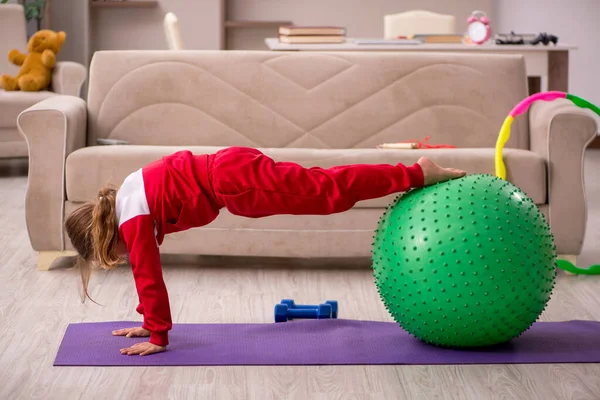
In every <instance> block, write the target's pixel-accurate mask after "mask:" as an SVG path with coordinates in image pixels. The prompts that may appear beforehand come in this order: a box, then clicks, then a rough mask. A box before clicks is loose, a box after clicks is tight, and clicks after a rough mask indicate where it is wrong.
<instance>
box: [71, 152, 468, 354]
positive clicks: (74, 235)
mask: <svg viewBox="0 0 600 400" xmlns="http://www.w3.org/2000/svg"><path fill="white" fill-rule="evenodd" d="M464 175H465V172H464V171H461V170H457V169H452V168H448V169H445V168H441V167H439V166H438V165H436V164H435V163H433V162H432V161H430V160H429V159H427V158H421V159H419V161H418V162H417V163H415V164H414V165H412V166H405V165H402V164H396V165H389V164H355V165H343V166H337V167H332V168H328V169H324V168H319V167H313V168H304V167H302V166H300V165H298V164H295V163H291V162H275V161H274V160H273V159H271V158H270V157H268V156H266V155H265V154H263V153H261V152H260V151H258V150H256V149H252V148H246V147H230V148H225V149H222V150H219V151H217V152H216V153H214V154H204V155H194V154H192V153H191V152H190V151H187V150H186V151H179V152H177V153H174V154H171V155H169V156H166V157H163V158H162V159H160V160H157V161H154V162H152V163H150V164H148V165H146V166H145V167H143V168H141V169H139V170H137V171H135V172H133V173H132V174H131V175H129V176H128V177H127V178H126V179H125V180H124V182H123V184H122V185H121V186H120V188H119V189H118V190H115V189H112V188H102V189H101V190H100V192H99V193H98V198H97V199H95V200H94V201H92V202H88V203H86V204H84V205H83V206H81V207H80V208H78V209H77V210H75V211H74V212H73V213H72V214H71V215H70V216H69V217H68V218H67V220H66V222H65V227H66V231H67V234H68V236H69V238H70V239H71V243H72V244H73V246H74V247H75V249H76V250H77V252H78V253H79V255H80V263H79V265H80V268H81V277H82V281H83V291H84V299H85V296H88V292H87V287H88V281H89V277H90V271H91V270H90V268H91V264H92V263H95V264H97V265H99V266H101V267H102V268H105V269H111V268H114V267H116V266H118V265H120V264H124V263H125V259H126V257H128V259H129V263H130V264H131V268H132V272H133V277H134V280H135V286H136V289H137V293H138V297H139V305H138V306H137V308H136V311H137V312H138V313H140V314H142V315H143V319H144V322H143V324H142V326H141V327H136V328H127V329H121V330H117V331H114V332H113V335H120V336H127V337H134V336H145V337H149V341H148V342H143V343H138V344H135V345H133V346H131V347H128V348H124V349H121V354H128V355H133V354H140V355H147V354H152V353H157V352H161V351H164V350H166V346H167V345H168V343H169V339H168V332H169V330H171V328H172V321H171V312H170V305H169V298H168V294H167V290H166V286H165V283H164V280H163V275H162V268H161V263H160V253H159V246H160V245H161V244H162V242H163V239H164V237H165V235H167V234H169V233H173V232H180V231H184V230H187V229H190V228H194V227H200V226H204V225H207V224H209V223H210V222H211V221H213V220H214V219H215V218H216V217H217V215H218V214H219V211H220V210H221V209H223V208H225V209H227V210H228V211H229V212H230V213H232V214H235V215H239V216H244V217H249V218H260V217H266V216H271V215H278V214H291V215H328V214H333V213H341V212H343V211H346V210H349V209H350V208H352V207H353V206H354V204H355V203H356V202H358V201H361V200H368V199H374V198H379V197H383V196H386V195H389V194H392V193H399V192H405V191H407V190H409V189H411V188H418V187H422V186H426V185H431V184H434V183H437V182H442V181H446V180H449V179H455V178H460V177H462V176H464Z"/></svg>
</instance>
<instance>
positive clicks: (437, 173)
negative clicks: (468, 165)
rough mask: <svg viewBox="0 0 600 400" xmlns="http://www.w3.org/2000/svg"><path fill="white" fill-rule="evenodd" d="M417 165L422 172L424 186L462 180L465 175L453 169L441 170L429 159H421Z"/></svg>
mask: <svg viewBox="0 0 600 400" xmlns="http://www.w3.org/2000/svg"><path fill="white" fill-rule="evenodd" d="M417 164H419V165H420V166H421V169H422V170H423V177H424V180H425V186H429V185H433V184H435V183H438V182H445V181H448V180H450V179H457V178H462V177H463V176H465V175H466V174H467V173H466V172H465V171H462V170H460V169H455V168H442V167H440V166H439V165H437V164H436V163H434V162H433V161H431V160H430V159H428V158H426V157H421V158H420V159H419V161H417Z"/></svg>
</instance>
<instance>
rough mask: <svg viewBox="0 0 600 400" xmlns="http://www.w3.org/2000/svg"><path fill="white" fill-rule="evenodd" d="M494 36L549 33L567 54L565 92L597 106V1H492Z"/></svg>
mask: <svg viewBox="0 0 600 400" xmlns="http://www.w3.org/2000/svg"><path fill="white" fill-rule="evenodd" d="M493 15H494V20H493V21H492V22H493V28H494V31H495V32H496V33H508V32H510V31H511V30H512V31H515V33H535V34H537V33H539V32H547V33H552V34H554V35H556V36H558V37H559V43H567V44H572V45H576V46H578V49H577V50H574V51H572V52H571V53H570V62H569V92H571V93H573V94H574V95H577V96H580V97H583V98H585V99H587V100H589V101H591V102H592V103H595V104H598V105H600V1H599V0H573V1H571V2H567V1H565V0H494V12H493Z"/></svg>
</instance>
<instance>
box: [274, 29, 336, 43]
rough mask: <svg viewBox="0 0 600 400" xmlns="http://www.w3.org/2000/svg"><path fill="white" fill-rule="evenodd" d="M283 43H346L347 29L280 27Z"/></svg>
mask: <svg viewBox="0 0 600 400" xmlns="http://www.w3.org/2000/svg"><path fill="white" fill-rule="evenodd" d="M279 41H280V42H281V43H344V42H345V41H346V29H345V28H342V27H338V26H297V25H290V26H280V27H279Z"/></svg>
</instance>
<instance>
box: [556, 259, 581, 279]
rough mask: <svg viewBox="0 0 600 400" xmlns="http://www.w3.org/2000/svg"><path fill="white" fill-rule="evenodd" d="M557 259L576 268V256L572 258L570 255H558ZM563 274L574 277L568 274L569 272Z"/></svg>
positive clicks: (570, 273)
mask: <svg viewBox="0 0 600 400" xmlns="http://www.w3.org/2000/svg"><path fill="white" fill-rule="evenodd" d="M558 259H559V260H565V261H568V262H570V263H571V264H573V265H575V266H577V256H574V255H571V254H559V255H558ZM564 273H565V274H567V275H575V274H574V273H572V272H569V271H564Z"/></svg>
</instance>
